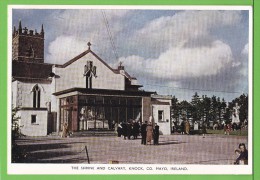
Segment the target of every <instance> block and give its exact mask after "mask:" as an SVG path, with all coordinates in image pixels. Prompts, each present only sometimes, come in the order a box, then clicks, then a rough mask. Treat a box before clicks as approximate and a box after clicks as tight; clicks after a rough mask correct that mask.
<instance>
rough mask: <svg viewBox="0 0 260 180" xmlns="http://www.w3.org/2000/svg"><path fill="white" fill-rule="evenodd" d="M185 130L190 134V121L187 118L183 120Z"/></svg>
mask: <svg viewBox="0 0 260 180" xmlns="http://www.w3.org/2000/svg"><path fill="white" fill-rule="evenodd" d="M185 132H186V134H188V135H189V134H190V123H189V121H188V120H186V122H185Z"/></svg>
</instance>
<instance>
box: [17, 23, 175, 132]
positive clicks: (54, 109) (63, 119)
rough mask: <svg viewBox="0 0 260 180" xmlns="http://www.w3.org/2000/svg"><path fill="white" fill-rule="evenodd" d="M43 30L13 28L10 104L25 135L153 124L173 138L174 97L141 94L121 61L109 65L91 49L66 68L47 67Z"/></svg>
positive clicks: (68, 62) (57, 66) (139, 86)
mask: <svg viewBox="0 0 260 180" xmlns="http://www.w3.org/2000/svg"><path fill="white" fill-rule="evenodd" d="M44 33H45V32H44V28H43V26H42V27H41V31H40V32H39V33H37V32H36V30H35V32H34V31H33V30H28V29H27V28H26V27H25V28H22V24H21V22H19V26H18V29H17V30H16V28H15V27H14V30H13V36H12V105H13V107H17V108H18V112H17V115H18V116H20V121H19V126H20V128H21V133H22V134H24V135H27V136H46V135H48V134H51V133H53V132H56V133H58V132H60V131H61V129H62V126H63V124H64V123H67V124H68V128H69V131H71V132H76V131H88V130H97V129H98V130H109V129H111V127H112V123H118V124H119V123H120V122H129V121H133V120H135V121H139V122H141V123H142V122H144V121H152V123H157V124H158V125H159V126H160V131H161V134H170V132H171V127H170V108H171V99H172V97H171V96H162V95H158V94H156V92H150V91H144V90H140V88H141V87H142V85H140V84H138V82H137V79H136V78H135V77H133V76H131V75H130V74H128V73H127V71H126V70H125V67H124V66H123V65H122V64H121V63H120V64H119V65H118V67H117V68H115V69H114V68H112V67H110V66H109V65H108V64H107V63H106V62H105V61H104V60H103V59H101V58H100V57H99V56H98V55H97V54H95V53H94V52H93V51H92V49H91V43H88V44H87V45H88V48H87V49H86V50H85V51H84V52H82V53H81V54H79V55H77V56H76V57H74V58H73V59H70V60H68V61H67V62H66V63H65V64H48V63H44Z"/></svg>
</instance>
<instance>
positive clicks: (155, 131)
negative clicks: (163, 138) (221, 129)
mask: <svg viewBox="0 0 260 180" xmlns="http://www.w3.org/2000/svg"><path fill="white" fill-rule="evenodd" d="M141 136H142V140H141V144H143V145H146V144H150V145H151V144H152V140H153V144H154V145H159V126H158V125H157V123H155V125H154V127H153V125H152V123H151V122H149V123H147V121H145V122H144V123H143V124H142V125H141Z"/></svg>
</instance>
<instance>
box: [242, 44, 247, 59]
mask: <svg viewBox="0 0 260 180" xmlns="http://www.w3.org/2000/svg"><path fill="white" fill-rule="evenodd" d="M241 54H242V55H246V56H247V55H248V43H247V44H246V45H245V46H244V49H243V50H242V52H241Z"/></svg>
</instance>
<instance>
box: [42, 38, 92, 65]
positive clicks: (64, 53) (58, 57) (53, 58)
mask: <svg viewBox="0 0 260 180" xmlns="http://www.w3.org/2000/svg"><path fill="white" fill-rule="evenodd" d="M86 46H87V42H86V41H84V40H82V39H77V38H76V37H74V36H58V37H57V38H56V39H55V40H54V41H52V42H51V43H50V45H49V47H48V52H49V53H48V55H47V57H46V59H47V60H46V62H50V63H54V64H64V63H65V62H67V61H69V60H70V59H72V58H73V57H75V56H77V55H79V54H80V53H82V52H84V51H85V50H86V49H87V48H86Z"/></svg>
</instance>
